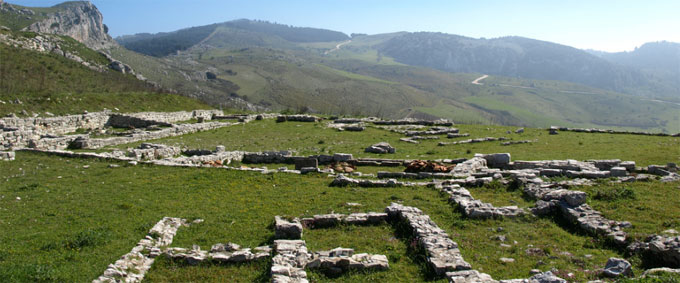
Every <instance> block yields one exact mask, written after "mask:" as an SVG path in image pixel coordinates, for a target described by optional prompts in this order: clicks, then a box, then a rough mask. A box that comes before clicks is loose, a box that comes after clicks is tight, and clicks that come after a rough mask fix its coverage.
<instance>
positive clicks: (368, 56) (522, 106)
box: [112, 20, 680, 132]
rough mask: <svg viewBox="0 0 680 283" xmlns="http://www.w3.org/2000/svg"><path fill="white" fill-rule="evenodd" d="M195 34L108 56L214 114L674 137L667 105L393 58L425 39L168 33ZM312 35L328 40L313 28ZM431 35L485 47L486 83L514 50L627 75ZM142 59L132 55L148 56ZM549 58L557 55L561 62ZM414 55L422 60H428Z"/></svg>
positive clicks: (215, 29)
mask: <svg viewBox="0 0 680 283" xmlns="http://www.w3.org/2000/svg"><path fill="white" fill-rule="evenodd" d="M253 26H255V27H258V28H253ZM265 27H266V29H265ZM200 29H207V30H212V32H211V33H210V35H208V36H206V37H205V38H203V39H202V40H201V41H200V43H198V44H196V45H193V46H191V47H189V48H186V49H185V50H183V51H182V52H181V53H180V54H173V55H168V56H164V57H161V58H154V57H149V56H143V55H141V54H137V53H135V52H130V51H128V50H125V49H116V50H112V52H113V53H114V54H115V55H114V56H115V57H117V58H121V60H123V61H125V62H127V63H129V64H130V65H132V66H133V67H135V68H136V69H138V70H140V71H141V73H142V74H144V75H145V76H147V77H150V78H151V79H153V80H154V81H158V82H160V83H161V84H162V85H163V86H165V87H168V88H172V89H175V90H178V91H180V92H183V93H186V94H187V95H189V96H192V97H197V98H199V99H201V100H203V101H205V102H207V103H209V104H212V105H215V106H220V107H230V106H234V99H235V98H236V99H237V100H238V101H241V102H239V103H240V105H243V104H244V103H248V104H249V105H251V106H253V107H261V108H267V109H270V110H274V111H282V110H293V111H310V112H317V113H327V114H354V115H372V116H381V117H388V118H403V117H420V118H427V119H434V118H446V119H452V120H454V121H456V122H466V123H481V124H503V125H518V126H537V127H538V126H540V127H545V126H550V125H563V126H574V127H598V128H613V129H628V130H633V129H643V130H646V131H661V132H678V131H680V117H679V116H680V114H679V113H680V105H678V104H673V103H663V102H656V101H651V100H650V99H648V98H644V97H640V96H634V95H629V94H622V93H617V92H613V91H610V90H604V89H601V88H595V87H592V86H586V85H582V84H577V83H569V82H565V81H555V80H536V79H527V78H522V79H520V78H510V77H503V76H492V77H489V78H487V79H486V80H484V81H483V84H480V85H474V84H471V82H472V81H473V80H474V79H476V78H477V77H480V76H481V75H482V74H481V73H477V72H471V71H473V70H476V69H475V68H474V66H473V67H470V68H468V69H460V70H467V71H470V72H469V73H452V72H447V71H442V70H437V68H438V67H437V66H429V65H427V66H422V67H418V66H413V65H421V64H420V63H418V62H415V61H414V62H410V61H409V60H410V59H408V60H407V59H405V57H403V56H406V55H405V54H408V52H411V51H408V52H407V53H403V52H401V51H403V50H411V49H413V48H415V49H413V50H416V51H417V50H420V51H422V48H423V47H422V46H412V45H411V42H409V41H408V38H411V37H413V36H420V37H429V36H433V35H431V34H428V33H423V34H410V33H404V32H400V33H391V34H380V35H355V36H354V37H353V38H351V39H349V40H345V39H342V38H337V39H336V40H334V41H332V39H334V38H332V37H320V38H323V39H324V40H326V41H321V40H319V41H318V42H299V40H297V39H295V37H291V34H296V35H300V34H304V33H300V31H302V30H301V29H298V28H292V27H286V26H281V25H273V24H269V23H266V22H257V21H247V20H243V21H234V22H227V23H223V24H219V25H217V26H205V27H198V28H192V29H187V30H180V31H177V32H174V33H169V34H171V35H173V36H178V37H181V36H180V34H182V33H186V32H190V31H193V32H191V33H192V35H191V37H190V38H194V37H195V36H196V35H197V34H198V33H197V32H196V31H198V30H200ZM280 29H283V30H285V31H281V30H280ZM205 33H207V32H205ZM322 34H325V35H328V34H330V33H328V32H327V31H324V32H322ZM167 35H168V34H158V35H144V36H142V35H139V36H134V37H124V38H121V39H119V41H121V42H126V41H130V40H131V39H138V40H141V41H144V42H145V44H147V46H153V44H154V42H156V43H160V42H163V40H160V39H159V40H156V39H154V38H155V37H158V38H161V37H163V36H167ZM438 36H439V37H441V39H440V41H441V42H439V43H438V44H442V46H443V47H442V48H444V47H446V48H453V47H452V46H451V44H454V43H455V44H459V45H461V46H462V47H464V48H466V50H468V51H469V52H472V53H475V52H478V51H479V50H478V48H483V47H484V46H486V45H487V44H491V45H493V47H494V48H495V49H489V50H487V53H488V54H486V55H485V56H482V57H480V60H482V59H483V60H487V61H488V62H487V61H484V62H486V63H484V62H481V61H480V62H477V63H479V64H482V65H484V64H486V65H485V66H487V65H488V67H489V68H490V69H489V71H490V73H489V74H493V73H504V71H503V68H504V67H503V66H495V65H494V63H493V62H494V60H493V58H495V57H494V56H497V55H499V54H503V52H505V51H503V50H506V51H507V50H515V51H516V49H517V50H520V51H521V50H526V51H531V52H533V53H532V54H534V53H535V54H536V56H538V57H536V58H539V59H540V60H539V59H537V60H538V61H536V62H539V61H540V62H548V61H546V60H552V59H550V58H552V57H554V56H557V57H559V58H562V59H564V60H567V61H569V60H571V59H569V58H572V59H574V60H576V61H573V60H572V61H569V62H571V63H569V64H572V65H573V64H576V65H578V64H585V65H587V66H590V67H588V68H589V69H590V71H591V72H597V73H601V74H604V75H606V76H609V77H607V78H603V77H598V76H599V75H598V76H590V77H589V78H588V80H585V79H584V80H583V82H584V83H587V84H595V85H597V84H596V83H595V81H597V82H599V83H604V85H602V86H603V87H605V88H609V87H607V86H606V84H607V82H608V81H622V79H621V78H622V76H623V77H626V76H628V75H626V74H624V73H625V72H624V71H622V70H623V69H617V68H618V67H615V66H613V65H611V64H610V63H608V62H606V61H604V60H603V59H600V58H597V57H594V56H592V55H590V54H587V53H585V52H582V51H579V50H576V49H573V48H570V47H566V46H557V45H555V44H552V43H548V42H540V41H534V40H530V39H524V38H502V39H497V40H491V41H485V40H474V39H470V38H464V37H455V36H454V37H452V36H449V35H438ZM201 37H202V36H201ZM195 38H198V37H195ZM312 38H313V37H312ZM418 42H423V41H418ZM455 44H454V45H455ZM462 47H461V48H462ZM553 47H554V48H553ZM394 48H397V49H394ZM400 48H401V49H400ZM404 48H407V49H404ZM408 48H411V49H408ZM149 50H153V48H150V49H149ZM149 50H146V51H144V50H143V51H142V53H149ZM400 50H401V51H400ZM420 51H418V52H420ZM515 51H513V52H515ZM400 52H401V53H400ZM414 52H415V51H414ZM499 52H500V53H499ZM437 54H438V53H437ZM560 54H562V55H564V54H567V55H568V56H566V55H565V56H566V57H560V56H561V55H560ZM388 55H394V56H397V57H391V56H388ZM423 55H424V56H426V57H427V56H430V55H427V53H424V54H423ZM435 55H436V54H435ZM487 55H488V56H487ZM558 55H559V56H558ZM432 56H434V55H432ZM480 56H481V55H480ZM527 56H528V55H527ZM532 56H533V55H532ZM430 57H431V56H430ZM430 57H427V58H430ZM472 57H475V56H472ZM534 57H535V56H534ZM424 58H425V57H424ZM431 58H435V57H431ZM532 58H533V57H532ZM541 58H542V59H541ZM515 59H516V60H515ZM515 59H513V60H515V61H513V62H512V64H516V65H517V64H518V65H517V66H520V65H521V66H524V67H523V68H524V69H521V70H518V72H520V73H513V74H511V75H520V76H525V75H526V76H529V77H531V76H533V75H531V74H532V73H537V74H538V73H541V71H539V69H540V67H541V66H542V65H546V64H548V63H545V64H543V63H536V62H534V63H532V64H533V65H531V66H529V65H527V64H524V63H522V62H523V61H524V60H530V58H528V57H521V58H520V57H517V58H515ZM562 59H560V60H562ZM489 60H490V61H489ZM435 61H437V60H435ZM433 62H434V61H433ZM555 62H557V61H555ZM565 62H566V61H565ZM553 63H554V62H553ZM553 63H549V64H548V65H550V64H553ZM556 64H558V63H556ZM558 65H560V64H558ZM508 66H509V65H508ZM508 66H506V67H508ZM570 66H571V65H563V66H559V67H558V66H555V67H556V68H557V69H555V70H553V71H554V72H556V74H557V73H559V74H560V76H566V77H564V80H567V81H568V80H572V79H573V80H577V81H578V79H576V78H577V77H574V76H573V74H571V73H569V72H566V73H565V72H562V71H559V70H562V69H564V70H566V69H573V68H572V67H570ZM468 67H469V66H468ZM494 68H495V69H494ZM498 68H500V69H498ZM560 68H561V69H560ZM565 68H566V69H565ZM460 70H459V71H460ZM522 70H523V71H522ZM598 70H599V71H598ZM454 71H455V70H454ZM208 72H210V73H213V74H215V75H216V78H215V79H207V75H206V74H207V73H208ZM521 72H524V73H521ZM551 72H552V71H551ZM570 72H571V71H570ZM542 75H543V76H544V77H546V78H548V77H550V76H551V75H550V73H549V72H547V73H544V74H543V73H542ZM578 75H579V76H583V75H585V76H588V74H578ZM557 77H559V76H557ZM629 77H631V76H629ZM560 78H561V77H560ZM631 78H635V76H632V77H631ZM623 81H626V80H623ZM627 82H630V81H627ZM622 88H624V89H627V88H626V87H622ZM651 88H652V86H651V85H649V84H646V83H645V84H642V85H639V86H638V89H646V90H650V89H651ZM244 101H245V102H244ZM237 107H240V106H237Z"/></svg>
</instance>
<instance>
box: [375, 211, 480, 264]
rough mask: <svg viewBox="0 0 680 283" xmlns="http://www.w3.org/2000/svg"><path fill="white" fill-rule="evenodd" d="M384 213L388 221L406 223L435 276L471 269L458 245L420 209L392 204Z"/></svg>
mask: <svg viewBox="0 0 680 283" xmlns="http://www.w3.org/2000/svg"><path fill="white" fill-rule="evenodd" d="M385 212H386V213H387V214H388V217H389V218H390V219H393V220H395V221H405V222H406V223H408V225H409V226H410V227H411V229H412V231H413V236H414V237H415V238H416V239H417V240H418V244H419V245H420V246H421V247H422V248H423V249H424V250H425V252H426V256H427V262H428V264H429V265H430V266H431V267H432V269H433V270H434V272H435V273H436V274H437V275H440V276H441V275H444V274H445V273H446V272H449V271H457V270H468V269H470V268H471V266H470V264H469V263H467V262H466V261H465V260H464V259H463V255H462V254H461V253H460V250H459V249H458V244H457V243H456V242H454V241H452V240H451V239H450V238H449V235H448V234H446V232H445V231H444V230H442V229H441V228H439V226H437V224H435V223H434V221H432V220H430V217H429V216H427V215H426V214H425V213H423V212H422V211H421V210H420V209H418V208H415V207H410V206H403V205H401V204H398V203H392V204H391V205H390V206H388V207H387V208H385Z"/></svg>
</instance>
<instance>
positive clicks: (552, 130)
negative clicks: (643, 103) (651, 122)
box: [548, 126, 680, 137]
mask: <svg viewBox="0 0 680 283" xmlns="http://www.w3.org/2000/svg"><path fill="white" fill-rule="evenodd" d="M548 131H549V132H550V134H557V132H558V131H560V132H576V133H600V134H627V135H643V136H659V137H680V133H677V134H667V133H648V132H641V131H617V130H605V129H595V128H590V129H584V128H568V127H558V126H550V128H548Z"/></svg>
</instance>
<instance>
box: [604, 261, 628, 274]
mask: <svg viewBox="0 0 680 283" xmlns="http://www.w3.org/2000/svg"><path fill="white" fill-rule="evenodd" d="M602 274H604V275H605V276H607V277H619V276H622V275H623V276H631V275H633V270H632V265H631V264H630V262H628V261H626V260H625V259H622V258H615V257H612V258H609V260H607V265H606V266H605V267H604V270H602Z"/></svg>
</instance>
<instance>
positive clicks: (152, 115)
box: [123, 110, 224, 123]
mask: <svg viewBox="0 0 680 283" xmlns="http://www.w3.org/2000/svg"><path fill="white" fill-rule="evenodd" d="M123 115H125V116H129V117H134V118H138V119H142V120H150V121H156V122H164V123H176V122H181V121H186V120H191V119H197V118H203V119H204V120H205V121H208V120H211V119H212V117H213V116H223V115H224V112H222V110H194V111H177V112H140V113H131V114H123Z"/></svg>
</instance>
